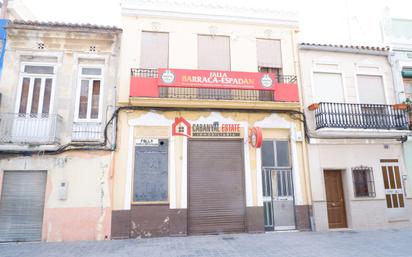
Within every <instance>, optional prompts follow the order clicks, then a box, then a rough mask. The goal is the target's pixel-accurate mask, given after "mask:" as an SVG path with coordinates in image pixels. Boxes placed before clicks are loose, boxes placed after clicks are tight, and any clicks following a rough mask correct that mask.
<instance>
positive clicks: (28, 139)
mask: <svg viewBox="0 0 412 257" xmlns="http://www.w3.org/2000/svg"><path fill="white" fill-rule="evenodd" d="M61 123H62V118H61V117H60V116H59V115H52V114H20V113H0V144H30V145H40V144H42V145H50V144H59V143H60V128H61Z"/></svg>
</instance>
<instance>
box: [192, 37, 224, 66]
mask: <svg viewBox="0 0 412 257" xmlns="http://www.w3.org/2000/svg"><path fill="white" fill-rule="evenodd" d="M198 66H199V69H202V70H230V38H229V37H224V36H209V35H199V36H198Z"/></svg>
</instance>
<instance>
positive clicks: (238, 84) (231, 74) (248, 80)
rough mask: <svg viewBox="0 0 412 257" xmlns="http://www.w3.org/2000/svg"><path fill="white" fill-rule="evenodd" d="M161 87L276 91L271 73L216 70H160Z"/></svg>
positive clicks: (159, 83) (159, 80)
mask: <svg viewBox="0 0 412 257" xmlns="http://www.w3.org/2000/svg"><path fill="white" fill-rule="evenodd" d="M158 74H159V76H158V83H157V84H158V85H159V86H161V87H189V88H192V87H193V88H218V89H243V90H245V89H246V90H272V91H273V90H275V84H276V82H275V81H276V77H275V75H274V74H271V73H260V72H237V71H236V72H235V71H214V70H185V69H159V70H158Z"/></svg>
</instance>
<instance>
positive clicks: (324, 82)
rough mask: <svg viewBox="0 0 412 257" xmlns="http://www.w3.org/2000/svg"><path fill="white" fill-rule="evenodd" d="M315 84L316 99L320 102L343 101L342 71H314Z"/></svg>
mask: <svg viewBox="0 0 412 257" xmlns="http://www.w3.org/2000/svg"><path fill="white" fill-rule="evenodd" d="M313 84H314V85H313V86H314V89H315V90H314V91H315V99H316V100H317V101H318V102H338V103H343V102H344V101H345V100H344V96H343V83H342V75H341V74H340V73H326V72H314V73H313Z"/></svg>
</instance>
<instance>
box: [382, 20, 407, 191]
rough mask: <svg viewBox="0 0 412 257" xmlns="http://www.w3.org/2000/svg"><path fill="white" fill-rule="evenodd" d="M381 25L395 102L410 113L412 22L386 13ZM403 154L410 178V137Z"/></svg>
mask: <svg viewBox="0 0 412 257" xmlns="http://www.w3.org/2000/svg"><path fill="white" fill-rule="evenodd" d="M382 25H383V29H382V31H383V38H384V41H385V42H386V43H387V44H388V45H390V46H391V56H390V62H391V65H392V72H393V76H394V83H395V88H396V96H397V101H398V102H399V103H404V102H405V103H408V104H409V105H410V107H409V108H410V109H409V111H410V112H412V105H411V104H412V20H408V19H397V18H390V17H389V14H388V13H387V16H386V17H385V19H384V22H383V23H382ZM410 117H411V118H412V116H411V115H410ZM404 154H405V162H406V167H407V169H408V173H409V174H408V175H409V177H410V178H412V138H411V137H409V138H408V141H406V142H405V143H404ZM409 184H410V186H412V179H409Z"/></svg>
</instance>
